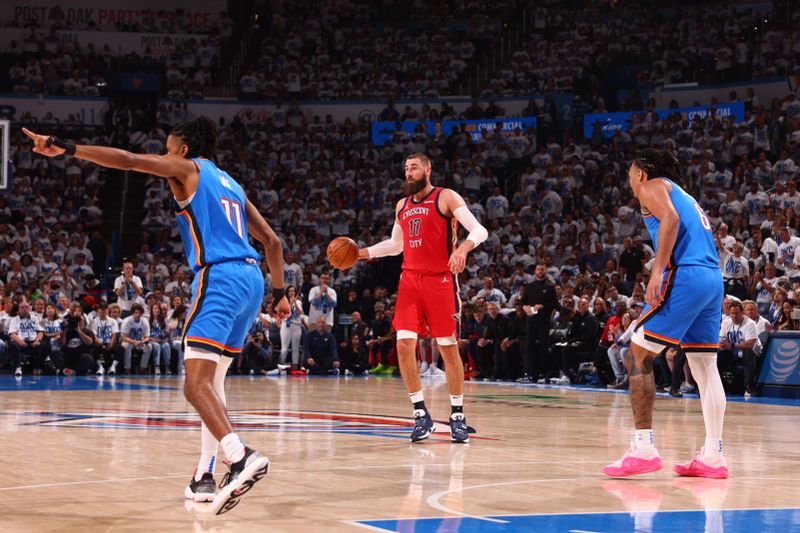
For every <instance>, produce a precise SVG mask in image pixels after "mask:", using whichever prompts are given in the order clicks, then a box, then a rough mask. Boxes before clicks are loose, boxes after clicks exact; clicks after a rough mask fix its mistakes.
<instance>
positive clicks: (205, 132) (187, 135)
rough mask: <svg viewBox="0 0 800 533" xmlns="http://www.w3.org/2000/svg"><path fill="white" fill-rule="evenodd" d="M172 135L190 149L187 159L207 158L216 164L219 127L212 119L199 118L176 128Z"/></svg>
mask: <svg viewBox="0 0 800 533" xmlns="http://www.w3.org/2000/svg"><path fill="white" fill-rule="evenodd" d="M170 135H174V136H175V137H180V138H181V139H183V142H185V143H186V145H187V146H188V147H189V151H188V152H187V153H186V157H189V158H192V157H205V158H206V159H210V160H211V161H213V162H215V163H216V160H217V154H216V152H215V151H214V147H215V146H216V144H217V127H216V126H215V125H214V123H213V122H212V121H211V119H210V118H208V117H205V116H199V117H197V118H196V119H194V120H190V121H188V122H184V123H183V124H179V125H177V126H175V127H174V128H173V129H172V131H171V132H170Z"/></svg>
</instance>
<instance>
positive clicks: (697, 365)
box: [686, 352, 727, 457]
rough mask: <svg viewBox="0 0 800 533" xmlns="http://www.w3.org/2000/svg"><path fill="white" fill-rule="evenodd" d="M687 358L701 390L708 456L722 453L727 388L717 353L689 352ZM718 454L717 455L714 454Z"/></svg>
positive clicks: (706, 452)
mask: <svg viewBox="0 0 800 533" xmlns="http://www.w3.org/2000/svg"><path fill="white" fill-rule="evenodd" d="M686 359H687V361H688V362H689V368H690V369H691V370H692V376H694V380H695V381H696V382H697V390H698V392H700V405H701V406H702V408H703V421H704V422H705V425H706V450H705V456H706V457H719V456H720V455H722V452H721V449H722V425H723V422H724V419H725V407H726V404H727V400H726V398H725V389H724V388H723V386H722V379H721V378H720V377H719V369H718V368H717V354H715V353H713V352H709V353H688V354H686ZM713 454H716V455H713Z"/></svg>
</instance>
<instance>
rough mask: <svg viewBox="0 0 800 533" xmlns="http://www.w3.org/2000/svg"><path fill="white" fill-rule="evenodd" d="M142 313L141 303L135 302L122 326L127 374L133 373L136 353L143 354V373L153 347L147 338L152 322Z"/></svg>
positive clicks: (141, 366) (141, 362)
mask: <svg viewBox="0 0 800 533" xmlns="http://www.w3.org/2000/svg"><path fill="white" fill-rule="evenodd" d="M118 279H119V278H118ZM142 315H144V308H143V307H142V306H141V305H139V304H133V306H132V307H131V315H130V316H129V317H127V318H125V319H124V320H123V321H122V325H121V326H120V334H121V335H122V348H123V350H124V363H125V373H126V374H130V373H131V362H132V358H133V355H134V353H135V354H138V355H140V356H141V359H140V362H139V371H140V372H141V373H143V372H145V371H146V370H147V367H148V362H149V361H150V352H151V351H152V349H153V347H152V345H151V344H150V342H148V340H147V339H148V337H150V324H148V323H147V320H145V319H144V318H143V317H142Z"/></svg>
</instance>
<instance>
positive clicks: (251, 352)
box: [241, 331, 279, 376]
mask: <svg viewBox="0 0 800 533" xmlns="http://www.w3.org/2000/svg"><path fill="white" fill-rule="evenodd" d="M272 353H273V352H272V345H271V344H270V342H269V339H268V338H267V336H266V334H265V333H264V332H263V331H256V332H255V333H253V334H252V335H251V336H249V337H248V340H247V342H246V343H245V345H244V348H243V349H242V355H241V360H242V365H241V367H242V372H243V373H247V374H249V375H251V376H252V375H253V374H261V375H264V376H269V375H274V374H277V373H278V372H279V371H278V368H277V366H276V365H275V363H274V360H273V357H272Z"/></svg>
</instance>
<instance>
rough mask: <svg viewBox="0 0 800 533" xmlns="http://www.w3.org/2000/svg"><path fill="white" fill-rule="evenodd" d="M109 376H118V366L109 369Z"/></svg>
mask: <svg viewBox="0 0 800 533" xmlns="http://www.w3.org/2000/svg"><path fill="white" fill-rule="evenodd" d="M108 375H109V376H116V375H117V365H111V368H109V369H108Z"/></svg>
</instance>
